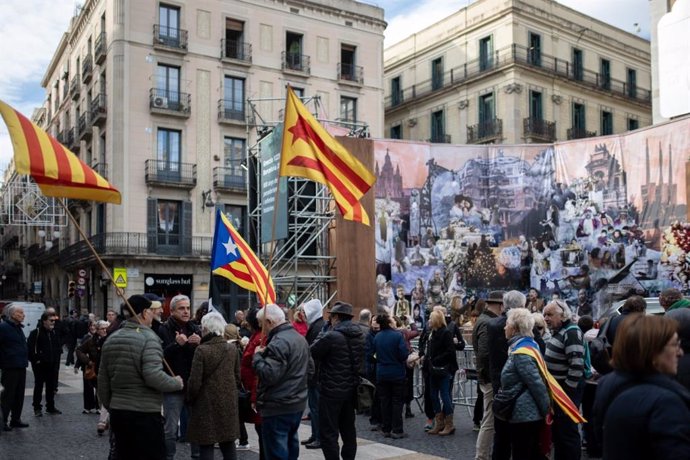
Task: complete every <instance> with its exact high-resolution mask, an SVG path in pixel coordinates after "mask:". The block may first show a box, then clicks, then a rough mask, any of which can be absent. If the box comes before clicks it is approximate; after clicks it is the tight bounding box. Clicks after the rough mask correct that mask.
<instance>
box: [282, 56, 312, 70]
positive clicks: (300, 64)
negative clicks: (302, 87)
mask: <svg viewBox="0 0 690 460" xmlns="http://www.w3.org/2000/svg"><path fill="white" fill-rule="evenodd" d="M281 60H282V69H283V70H286V71H292V72H300V73H305V74H307V75H309V74H310V73H311V68H310V58H309V56H307V55H304V54H299V53H288V52H286V51H283V52H282V54H281Z"/></svg>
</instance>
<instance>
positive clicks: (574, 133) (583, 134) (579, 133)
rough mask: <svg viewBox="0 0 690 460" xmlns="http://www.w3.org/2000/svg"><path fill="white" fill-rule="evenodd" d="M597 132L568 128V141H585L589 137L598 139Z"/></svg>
mask: <svg viewBox="0 0 690 460" xmlns="http://www.w3.org/2000/svg"><path fill="white" fill-rule="evenodd" d="M596 135H597V132H596V131H587V130H586V129H585V128H580V127H572V128H568V140H571V139H585V138H587V137H596Z"/></svg>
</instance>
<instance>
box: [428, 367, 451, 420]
mask: <svg viewBox="0 0 690 460" xmlns="http://www.w3.org/2000/svg"><path fill="white" fill-rule="evenodd" d="M429 381H430V382H431V403H432V405H433V408H434V414H440V413H441V402H443V414H444V415H451V414H452V413H453V398H452V397H451V394H450V391H451V383H452V382H453V376H452V375H444V376H442V377H437V376H434V375H432V376H430V377H429ZM439 397H440V399H439Z"/></svg>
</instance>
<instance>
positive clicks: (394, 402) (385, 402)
mask: <svg viewBox="0 0 690 460" xmlns="http://www.w3.org/2000/svg"><path fill="white" fill-rule="evenodd" d="M405 390H406V388H405V380H400V381H397V382H379V383H378V384H377V385H376V391H378V392H379V393H380V394H381V415H382V418H383V427H382V431H383V432H384V433H390V432H391V431H392V432H393V433H402V432H403V419H402V410H403V401H404V399H405V398H404V396H405Z"/></svg>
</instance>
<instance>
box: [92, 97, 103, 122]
mask: <svg viewBox="0 0 690 460" xmlns="http://www.w3.org/2000/svg"><path fill="white" fill-rule="evenodd" d="M106 101H107V100H106V97H105V94H104V93H101V94H99V95H97V96H96V97H95V98H93V99H91V124H92V125H96V126H101V125H103V123H105V119H106V115H107V110H106Z"/></svg>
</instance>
